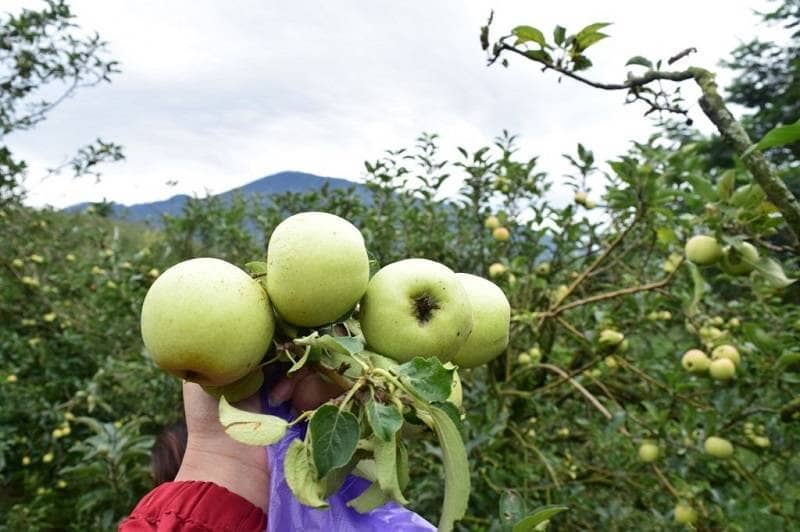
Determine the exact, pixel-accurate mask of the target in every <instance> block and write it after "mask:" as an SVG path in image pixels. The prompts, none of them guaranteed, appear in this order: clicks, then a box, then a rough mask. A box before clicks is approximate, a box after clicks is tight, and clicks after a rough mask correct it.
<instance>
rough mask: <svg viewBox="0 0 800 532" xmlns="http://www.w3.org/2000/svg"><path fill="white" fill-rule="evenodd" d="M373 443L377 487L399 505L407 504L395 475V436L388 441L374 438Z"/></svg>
mask: <svg viewBox="0 0 800 532" xmlns="http://www.w3.org/2000/svg"><path fill="white" fill-rule="evenodd" d="M374 442H375V450H374V454H375V475H376V477H377V481H378V485H379V486H380V487H381V490H382V491H383V493H385V494H386V496H387V497H388V498H390V499H392V500H394V501H397V502H399V503H400V504H403V505H405V504H408V500H406V498H405V497H403V492H402V490H401V489H400V479H399V478H398V475H397V440H396V438H395V435H394V434H392V437H391V438H390V439H389V441H384V440H382V439H381V438H374Z"/></svg>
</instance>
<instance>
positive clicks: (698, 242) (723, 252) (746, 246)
mask: <svg viewBox="0 0 800 532" xmlns="http://www.w3.org/2000/svg"><path fill="white" fill-rule="evenodd" d="M684 251H685V253H686V258H687V259H689V260H690V261H691V262H693V263H695V264H697V265H698V266H711V265H713V264H717V263H719V265H720V267H721V268H722V271H724V272H725V273H727V274H729V275H748V274H749V273H750V272H752V271H753V270H754V269H755V265H756V263H758V261H759V258H760V256H759V254H758V249H756V247H755V246H753V245H752V244H750V243H749V242H742V244H741V246H740V247H738V248H736V247H733V246H725V247H722V246H720V244H719V242H717V239H716V238H714V237H713V236H709V235H695V236H693V237H692V238H690V239H689V240H688V241H687V242H686V246H685V249H684Z"/></svg>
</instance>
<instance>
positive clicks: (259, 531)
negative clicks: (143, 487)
mask: <svg viewBox="0 0 800 532" xmlns="http://www.w3.org/2000/svg"><path fill="white" fill-rule="evenodd" d="M266 527H267V516H266V515H265V514H264V511H263V510H261V508H258V507H256V506H255V505H254V504H253V503H251V502H250V501H248V500H246V499H244V498H242V497H240V496H239V495H236V494H235V493H233V492H231V491H228V490H227V489H225V488H223V487H221V486H217V485H216V484H214V483H213V482H198V481H184V482H165V483H164V484H161V485H160V486H158V487H157V488H155V489H154V490H153V491H151V492H150V493H148V494H147V495H145V496H144V497H143V498H142V500H141V501H139V504H137V505H136V508H134V509H133V511H132V512H131V515H129V516H128V517H127V518H125V520H124V521H122V523H120V525H119V530H120V531H121V532H145V531H146V532H153V531H157V532H174V531H191V532H210V531H214V532H216V531H222V532H224V531H230V532H263V531H264V530H265V529H266Z"/></svg>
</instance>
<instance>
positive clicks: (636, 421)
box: [0, 2, 800, 532]
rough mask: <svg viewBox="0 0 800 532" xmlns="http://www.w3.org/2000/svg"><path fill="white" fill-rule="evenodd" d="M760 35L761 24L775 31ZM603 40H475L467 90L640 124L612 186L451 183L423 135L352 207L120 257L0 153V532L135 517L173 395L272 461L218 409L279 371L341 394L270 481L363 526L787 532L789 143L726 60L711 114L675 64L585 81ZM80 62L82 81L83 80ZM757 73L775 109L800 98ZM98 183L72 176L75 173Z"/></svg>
mask: <svg viewBox="0 0 800 532" xmlns="http://www.w3.org/2000/svg"><path fill="white" fill-rule="evenodd" d="M777 4H780V2H778V3H776V4H775V6H774V7H775V11H774V12H772V13H771V15H770V16H769V18H768V20H777V21H783V22H785V23H790V22H793V21H796V20H799V19H798V17H800V13H798V12H797V11H796V10H795V9H793V7H792V6H793V4H792V3H791V2H785V3H783V4H781V7H778V5H777ZM49 16H50V17H52V18H54V19H57V18H58V17H59V16H63V13H62V14H59V13H51V14H50V15H49ZM47 20H48V19H47V18H46V17H45V19H36V20H31V21H28V22H27V23H28V24H30V28H31V31H35V30H37V29H39V30H42V31H43V30H44V26H46V24H47ZM6 22H7V21H6ZM521 22H523V21H521ZM606 26H607V25H605V24H602V23H598V24H593V25H590V26H585V27H582V28H581V29H579V30H578V31H575V32H571V31H570V30H568V29H567V28H565V27H563V26H557V27H556V28H554V29H553V31H552V32H549V31H543V30H542V29H539V28H537V27H535V26H530V25H520V26H516V27H513V28H499V27H495V26H494V25H493V22H492V19H491V17H490V18H489V21H488V22H487V24H486V25H485V26H484V27H483V28H481V29H480V38H481V39H480V40H481V44H482V46H483V48H484V50H485V52H486V53H487V54H488V55H487V61H488V63H489V65H490V67H491V69H496V68H498V67H500V68H502V67H503V66H507V67H508V68H514V69H523V68H528V69H533V70H535V71H537V76H538V78H541V79H540V80H539V82H541V83H557V80H556V78H555V75H558V76H560V77H561V80H562V81H561V82H562V83H576V84H582V85H586V87H585V90H587V91H591V90H612V91H621V93H624V94H625V95H626V98H627V100H628V101H629V102H630V103H631V105H641V106H642V109H643V112H647V113H648V116H651V117H652V116H658V117H659V120H658V126H659V130H658V133H656V134H654V135H653V136H651V137H650V138H646V139H635V142H632V143H631V145H630V146H631V147H630V149H629V150H628V151H627V152H625V153H620V154H619V155H618V156H616V157H614V158H612V159H610V160H608V161H604V162H601V161H598V160H596V159H595V154H594V152H593V151H592V148H591V147H590V146H586V145H584V144H577V146H574V147H573V146H565V147H564V152H565V154H564V157H565V160H566V161H568V162H569V164H570V165H571V167H572V171H571V172H570V175H568V176H566V177H564V176H561V175H551V174H549V173H547V172H545V171H543V170H542V169H541V168H540V166H539V163H538V159H537V155H538V154H533V153H525V152H524V151H523V150H522V149H521V148H519V142H518V139H517V137H515V136H514V135H512V134H510V133H508V132H503V133H502V134H501V135H499V136H498V137H497V138H495V139H491V140H490V141H487V142H486V145H485V146H470V147H462V148H459V149H457V150H456V151H454V152H452V153H450V152H445V150H443V149H442V148H441V147H440V142H441V141H440V139H439V137H438V136H437V135H435V134H427V133H426V134H422V135H421V136H420V137H419V138H418V139H417V140H416V142H415V143H413V145H412V146H409V147H406V148H404V149H400V150H392V151H389V152H387V153H386V154H385V155H384V156H382V157H380V158H378V159H376V160H374V159H372V160H369V161H367V162H365V164H364V174H363V176H362V177H363V183H364V187H365V188H364V190H366V191H367V192H368V196H369V200H368V201H366V200H365V199H364V197H363V196H362V195H361V194H359V192H358V191H357V190H356V189H323V190H309V191H306V192H290V193H283V194H279V195H274V196H270V197H269V199H268V200H267V201H265V200H264V199H263V198H254V197H234V198H232V199H229V200H225V199H221V198H219V197H208V198H193V199H191V200H189V202H188V203H187V205H186V207H185V208H184V209H183V211H182V212H181V213H180V214H178V215H168V216H165V217H164V218H163V220H162V221H161V223H160V224H159V225H157V226H145V225H143V224H137V223H132V222H126V221H121V220H118V219H114V218H113V217H111V216H110V215H109V212H108V209H107V208H106V207H107V206H105V205H104V204H97V205H94V206H92V207H90V208H88V209H86V210H84V211H82V212H64V211H56V210H52V209H38V208H32V207H29V206H26V204H25V202H24V198H25V190H24V186H23V181H22V172H24V164H22V163H21V162H20V161H17V160H16V159H14V158H13V157H12V154H11V152H10V151H9V150H6V151H5V152H3V154H2V157H3V159H2V161H3V167H2V168H3V172H4V174H3V179H2V180H0V235H2V236H0V323H2V326H0V515H2V516H3V518H2V519H0V530H57V529H58V530H60V529H68V530H110V529H114V528H115V526H116V525H117V523H118V522H119V521H120V519H122V518H123V517H124V516H125V515H127V513H128V512H129V511H130V510H131V508H132V507H133V506H134V505H135V504H136V502H137V501H138V500H139V499H140V498H141V497H142V496H143V495H144V494H145V493H147V491H148V490H149V489H151V487H152V478H151V474H150V451H151V449H152V446H153V443H154V438H155V437H156V435H158V434H159V433H160V431H161V430H162V429H163V427H165V426H166V425H168V424H170V423H171V422H173V421H175V420H177V419H179V418H180V416H181V412H182V411H181V400H180V383H181V380H182V379H186V380H189V381H193V382H197V383H199V384H201V385H202V386H203V387H204V388H205V389H206V390H207V391H208V392H209V393H211V394H212V395H214V396H215V397H217V398H218V400H219V408H220V410H219V412H220V420H221V423H222V425H223V426H224V427H225V429H226V432H227V433H228V435H229V436H230V437H231V438H234V439H237V440H240V441H245V442H248V443H250V444H253V445H270V444H273V443H274V442H276V441H278V440H280V439H281V438H282V437H283V436H284V434H285V433H286V431H287V429H288V428H289V426H288V424H287V422H286V421H285V420H283V419H281V418H278V417H275V416H270V415H267V414H253V413H250V412H246V411H243V410H239V408H237V406H236V404H235V403H236V402H237V401H238V400H240V399H242V398H244V397H247V396H249V395H252V393H254V392H255V391H257V390H258V389H259V388H261V386H262V383H263V373H262V371H263V370H269V369H271V368H275V367H279V368H285V369H284V370H283V371H285V372H286V373H288V374H293V373H296V372H298V371H300V370H301V369H303V370H304V371H308V370H310V371H315V372H318V373H320V374H321V375H323V376H324V378H325V379H326V381H328V382H329V383H331V384H332V385H333V386H335V387H337V389H338V391H339V392H340V393H339V394H338V395H337V396H336V397H335V398H333V399H331V400H330V401H329V402H328V403H326V404H323V405H322V406H320V407H318V408H316V409H314V410H309V411H307V412H303V413H298V415H299V416H300V419H299V420H298V423H299V422H307V423H308V426H309V430H308V431H307V432H306V436H305V438H304V439H300V440H296V442H295V443H293V444H292V449H291V453H290V455H289V456H291V460H287V462H286V463H285V467H286V468H287V482H288V483H289V485H290V487H291V490H292V492H293V493H294V495H295V497H296V498H297V500H298V501H299V502H300V503H301V504H303V505H305V506H308V507H315V508H324V507H325V506H326V504H327V502H326V501H327V499H328V497H329V496H330V495H331V493H332V492H335V491H336V489H338V487H339V485H340V484H339V483H340V482H341V481H342V480H343V478H344V476H343V473H352V474H355V475H359V476H362V477H364V478H366V479H367V481H368V482H369V486H370V487H369V488H368V489H367V491H365V492H364V494H363V495H362V496H359V497H357V498H355V499H353V500H352V501H350V504H351V506H352V507H353V508H355V509H356V510H357V511H359V512H369V511H371V510H372V509H374V508H376V507H377V506H380V505H382V504H384V503H386V502H387V501H395V502H398V503H400V504H402V505H404V506H406V507H407V508H409V509H411V510H413V511H415V512H417V513H419V514H420V515H422V516H423V517H425V518H426V519H428V520H429V521H431V522H432V523H438V525H439V527H440V530H460V531H462V530H463V531H467V530H469V531H473V530H475V531H487V532H488V531H492V532H496V531H497V532H499V531H514V532H518V531H527V530H542V529H549V530H741V531H749V530H793V529H797V528H798V526H800V502H799V501H800V484H799V483H798V482H797V479H800V347H799V346H800V305H798V303H800V288H798V283H797V282H796V278H797V277H798V276H800V264H798V250H800V244H799V243H798V238H799V237H800V203H798V200H797V197H798V194H799V193H800V177H798V173H797V165H796V161H797V156H798V153H797V149H796V148H797V141H798V139H800V131H798V129H800V128H798V127H797V126H796V124H795V125H794V126H781V124H789V123H790V122H794V121H796V120H797V118H798V117H797V116H777V115H775V114H774V112H775V108H777V107H780V108H781V109H787V110H788V111H787V112H788V113H791V112H796V111H797V107H796V99H792V98H793V97H792V96H791V95H790V96H787V98H788V99H787V101H785V102H778V103H781V105H775V106H764V105H761V104H762V103H763V101H759V100H758V97H759V96H763V94H762V92H761V91H757V90H755V89H754V87H755V85H754V83H753V80H752V76H753V75H754V74H753V73H754V72H761V70H759V65H760V63H759V62H760V61H766V59H764V58H763V57H761V56H758V57H755V56H753V55H752V54H751V53H748V51H747V49H746V48H742V49H737V50H736V51H735V52H734V54H733V56H732V57H733V59H731V61H730V64H729V65H728V66H729V68H731V69H733V70H734V72H735V73H737V74H738V75H739V77H737V78H736V80H735V82H734V83H733V85H732V86H731V87H730V88H729V91H728V92H727V93H725V94H724V96H726V98H730V101H727V100H726V99H725V98H723V97H722V96H721V94H720V93H721V92H723V91H722V89H721V88H719V87H717V86H716V82H715V81H714V77H713V75H711V74H710V73H709V72H708V71H706V70H703V69H700V68H697V67H693V66H688V65H690V64H691V52H690V51H685V52H681V53H680V54H679V55H678V56H675V57H671V58H665V59H663V60H661V59H655V58H653V59H650V58H645V57H641V56H633V57H631V58H630V59H629V60H628V65H626V67H625V69H623V70H622V71H621V72H620V79H621V80H623V81H619V82H600V81H597V80H594V79H593V78H592V76H591V71H590V70H589V67H590V66H591V60H590V59H589V56H588V55H587V50H589V52H591V50H592V48H591V47H592V46H595V45H598V44H597V43H599V42H601V41H603V40H604V39H606V38H607V37H608V35H607V34H606V33H605V32H606V31H608V30H607V29H606ZM62 31H66V30H64V29H63V28H62ZM8 39H9V43H11V41H12V38H11V37H10V36H9V37H8ZM793 42H795V43H796V42H797V37H796V36H795V37H794V41H793ZM765 46H766V44H765ZM774 46H777V45H774ZM790 52H791V53H794V54H795V56H796V47H795V48H792V49H791V50H789V51H787V52H786V54H789V53H790ZM86 53H87V54H89V55H87V56H81V57H82V58H83V59H82V60H83V61H84V63H82V64H79V65H74V66H75V68H76V69H78V70H76V72H78V71H80V72H83V74H85V75H87V76H88V75H89V74H90V73H92V72H94V73H95V74H97V72H96V70H97V69H101V70H102V64H101V63H98V62H97V61H94V60H93V59H92V58H93V56H92V55H91V53H92V52H91V51H90V49H89V48H87V51H86ZM781 57H782V56H781ZM480 59H481V58H480V57H477V58H476V60H480ZM625 59H627V58H622V61H624V60H625ZM779 59H780V58H779V56H777V55H776V56H773V59H772V60H773V61H775V62H776V63H775V64H773V65H771V66H772V70H770V72H771V74H770V76H769V77H768V79H766V81H765V82H767V81H768V82H769V83H772V84H774V86H773V89H772V90H771V91H769V92H770V98H773V97H774V98H775V99H779V98H781V96H780V95H782V94H783V93H784V92H786V93H787V94H791V93H790V91H789V88H787V87H792V86H793V85H792V83H793V82H792V81H791V80H792V79H794V78H792V77H791V76H788V74H787V75H783V74H785V71H789V70H791V69H794V70H796V69H797V63H796V62H792V61H791V60H790V59H791V57H787V58H786V62H785V63H780V64H779V63H778V61H779ZM5 60H6V59H4V61H5ZM98 61H99V59H98ZM531 63H533V64H531ZM620 64H623V63H620ZM761 66H763V65H761ZM39 67H40V68H42V69H45V68H53V69H54V72H61V70H59V69H57V68H55V67H54V65H53V64H51V63H48V62H47V61H43V62H42V63H41V64H40V65H39ZM105 68H106V70H108V71H109V72H110V71H113V65H110V64H105ZM80 69H83V70H80ZM539 70H541V71H542V72H538V71H539ZM587 70H589V71H588V73H587ZM490 71H491V70H490ZM551 77H552V79H551ZM100 78H102V76H100V77H99V78H98V79H100ZM785 78H788V79H789V81H787V80H786V79H785ZM759 79H761V78H759ZM42 83H44V81H42ZM781 83H784V85H781ZM680 84H694V85H695V86H696V87H697V89H698V90H699V91H700V94H701V96H700V98H701V99H700V101H699V107H698V106H697V105H693V104H694V102H691V104H692V107H690V108H689V109H688V110H687V107H689V102H687V101H685V100H683V99H682V97H680V96H679V95H676V94H675V93H674V92H672V91H673V90H674V88H675V86H676V85H677V86H680ZM678 92H679V91H678ZM509 97H511V96H509ZM790 100H791V101H790ZM729 103H737V104H739V105H741V106H743V107H742V108H744V109H750V110H751V113H750V114H748V115H746V116H744V117H742V118H741V119H740V120H737V119H736V118H735V117H734V116H733V114H732V113H730V111H729V108H728V104H729ZM0 105H5V104H3V103H2V102H0ZM765 109H766V110H765ZM684 111H685V112H684ZM687 113H691V116H692V117H693V118H694V120H697V121H699V120H706V121H708V123H710V124H712V125H713V127H714V128H715V130H716V131H717V132H718V135H711V136H709V135H704V134H701V133H700V132H699V131H697V130H695V129H692V127H691V124H687V116H689V115H688V114H687ZM726 113H727V114H726ZM4 116H9V115H8V114H4V115H0V118H2V117H4ZM32 125H33V124H30V126H32ZM30 126H28V127H30ZM9 128H10V129H8V130H9V131H10V130H13V129H14V128H13V127H11V126H10V125H9ZM742 135H744V137H743V136H742ZM744 139H746V142H745V140H744ZM103 146H105V147H103ZM117 154H118V152H117V151H116V148H115V146H114V145H112V144H109V143H105V144H102V145H99V146H96V147H95V149H94V150H87V151H85V152H83V153H82V157H84V159H83V164H78V165H77V166H76V173H85V170H86V169H87V168H94V167H95V166H96V165H98V164H99V163H102V162H104V161H108V160H113V159H115V158H116V155H117ZM367 155H368V154H367ZM14 163H16V164H14ZM454 189H457V190H458V191H457V193H455V194H449V195H447V194H445V193H444V191H446V190H454ZM559 191H560V192H562V194H561V197H562V198H567V200H566V201H562V202H559V201H553V197H554V194H555V193H556V192H559ZM331 427H335V428H331ZM370 463H372V464H373V465H375V464H377V466H378V467H375V468H370V467H368V466H367V465H368V464H370ZM375 471H380V472H381V473H380V474H379V475H376V474H375ZM65 513H68V514H69V519H68V520H66V519H65Z"/></svg>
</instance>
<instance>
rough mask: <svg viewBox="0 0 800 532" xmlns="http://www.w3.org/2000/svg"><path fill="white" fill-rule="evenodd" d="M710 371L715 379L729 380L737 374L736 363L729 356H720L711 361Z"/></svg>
mask: <svg viewBox="0 0 800 532" xmlns="http://www.w3.org/2000/svg"><path fill="white" fill-rule="evenodd" d="M708 372H709V373H710V374H711V377H712V378H713V379H716V380H718V381H727V380H730V379H732V378H733V376H734V375H736V364H734V363H733V361H732V360H731V359H729V358H718V359H716V360H712V361H711V364H709V366H708Z"/></svg>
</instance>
